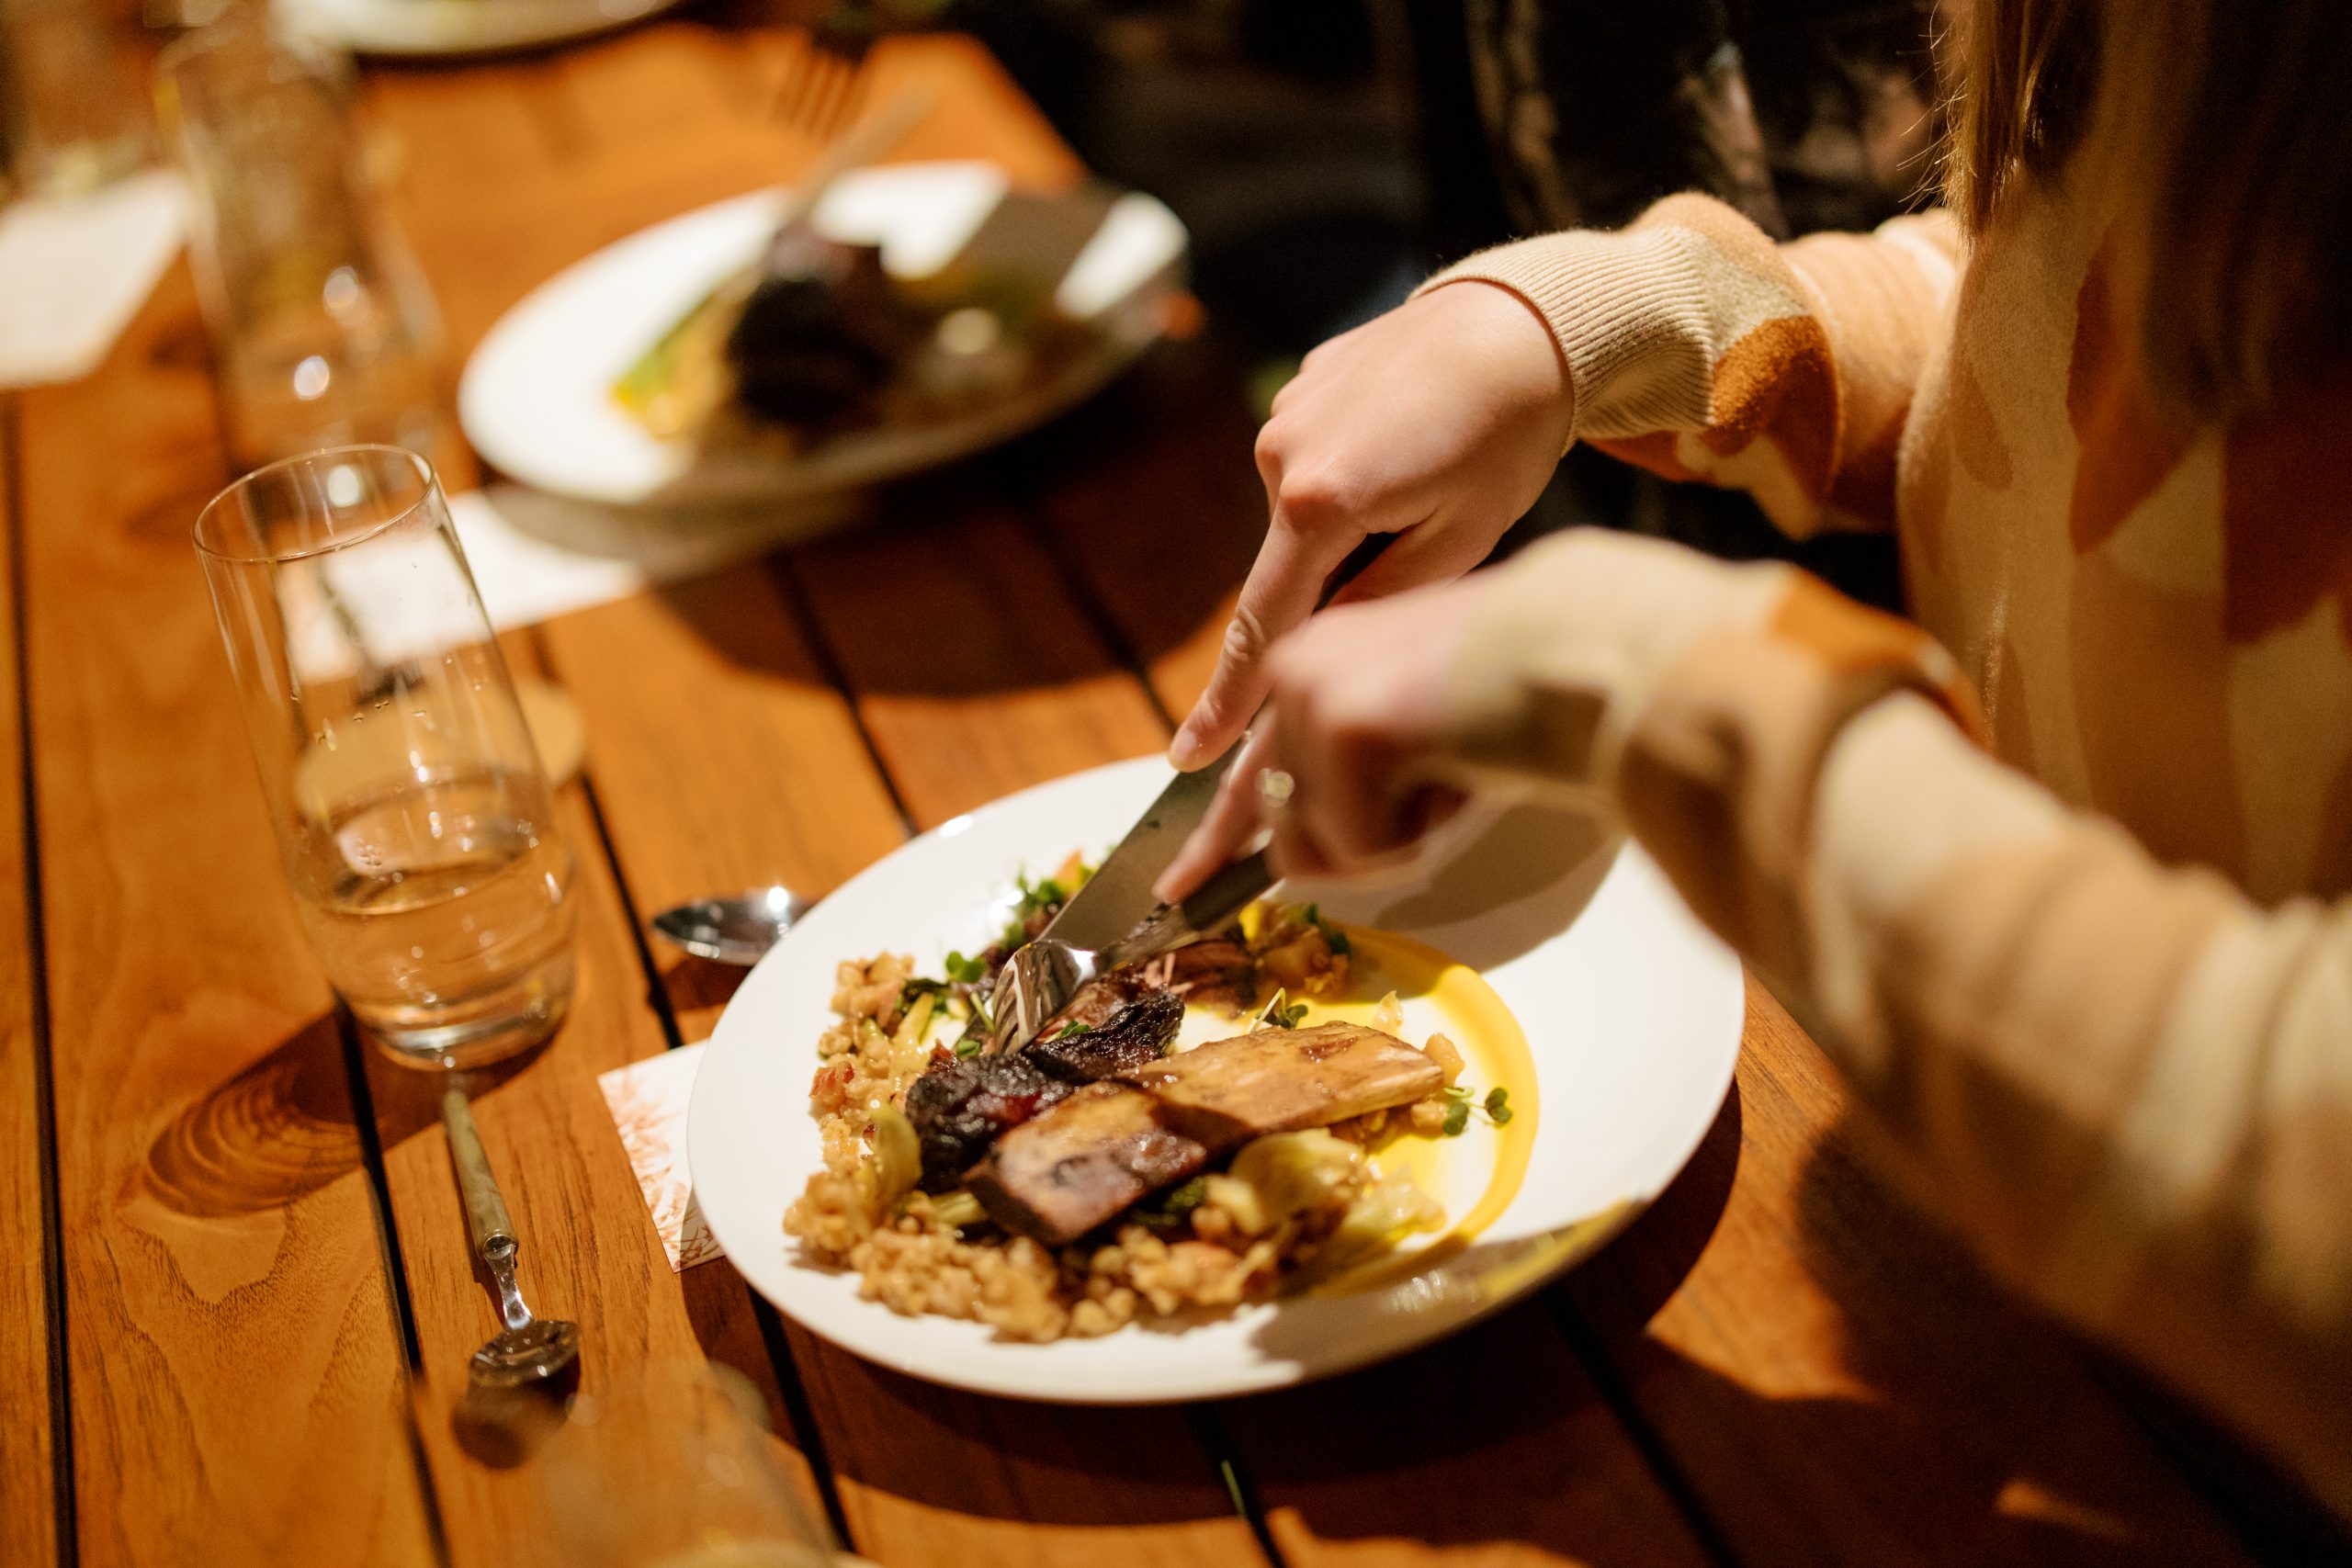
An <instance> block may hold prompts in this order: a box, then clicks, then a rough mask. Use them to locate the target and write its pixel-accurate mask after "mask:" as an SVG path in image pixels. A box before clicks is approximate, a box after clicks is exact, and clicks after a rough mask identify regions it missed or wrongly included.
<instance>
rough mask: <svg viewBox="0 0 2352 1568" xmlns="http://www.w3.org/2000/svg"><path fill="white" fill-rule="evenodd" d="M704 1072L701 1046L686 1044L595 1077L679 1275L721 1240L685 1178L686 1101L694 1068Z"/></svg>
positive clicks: (713, 1252) (664, 1248)
mask: <svg viewBox="0 0 2352 1568" xmlns="http://www.w3.org/2000/svg"><path fill="white" fill-rule="evenodd" d="M699 1066H702V1047H701V1046H699V1045H688V1046H685V1047H684V1048H683V1049H681V1050H676V1051H664V1052H662V1055H658V1056H648V1057H647V1058H646V1059H645V1060H644V1061H642V1062H631V1063H630V1064H629V1065H628V1066H626V1067H615V1068H614V1069H613V1070H612V1071H611V1072H609V1073H605V1074H602V1075H600V1076H599V1077H597V1079H596V1087H597V1088H599V1089H603V1090H604V1091H605V1105H606V1106H607V1107H608V1108H609V1109H610V1110H611V1111H612V1113H613V1122H614V1125H616V1127H618V1128H619V1129H620V1134H621V1147H622V1148H624V1149H626V1150H628V1168H629V1169H631V1170H632V1171H635V1172H636V1173H637V1185H638V1190H639V1191H641V1192H643V1193H644V1194H645V1206H646V1207H647V1208H648V1209H650V1210H651V1211H652V1212H653V1228H654V1229H655V1230H657V1231H659V1232H660V1233H661V1234H662V1251H664V1252H666V1253H668V1254H669V1255H670V1267H671V1268H673V1269H680V1270H684V1269H691V1268H693V1267H694V1266H695V1264H697V1263H707V1262H708V1261H710V1259H712V1258H716V1257H718V1240H717V1239H716V1238H715V1237H713V1236H712V1235H711V1234H710V1226H709V1225H708V1224H705V1223H704V1220H703V1217H702V1210H701V1209H699V1208H697V1207H696V1206H695V1192H694V1183H693V1181H692V1180H691V1179H689V1178H688V1176H687V1173H686V1102H687V1100H690V1099H691V1098H692V1097H693V1094H694V1088H695V1068H697V1067H699Z"/></svg>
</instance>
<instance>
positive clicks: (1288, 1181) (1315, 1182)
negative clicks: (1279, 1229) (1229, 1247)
mask: <svg viewBox="0 0 2352 1568" xmlns="http://www.w3.org/2000/svg"><path fill="white" fill-rule="evenodd" d="M1363 1168H1364V1153H1363V1149H1362V1148H1361V1147H1359V1146H1358V1145H1354V1144H1351V1143H1349V1142H1348V1141H1347V1140H1346V1139H1344V1138H1336V1137H1333V1136H1332V1135H1331V1134H1329V1133H1327V1132H1325V1131H1324V1130H1323V1129H1322V1128H1320V1127H1312V1128H1307V1129H1306V1130H1304V1131H1301V1132H1296V1133H1275V1134H1270V1135H1269V1136H1266V1137H1263V1138H1253V1139H1251V1140H1250V1142H1249V1143H1246V1144H1244V1145H1241V1152H1240V1153H1239V1154H1238V1155H1235V1156H1233V1164H1232V1165H1231V1166H1229V1167H1228V1168H1227V1169H1226V1171H1225V1173H1224V1174H1223V1175H1221V1176H1212V1177H1210V1178H1209V1179H1208V1200H1209V1201H1210V1202H1212V1203H1215V1204H1216V1206H1217V1207H1218V1208H1220V1209H1223V1210H1224V1211H1225V1212H1226V1213H1227V1214H1228V1215H1230V1216H1232V1219H1233V1223H1234V1225H1235V1227H1236V1228H1237V1229H1238V1230H1239V1231H1240V1232H1241V1234H1242V1235H1265V1234H1266V1233H1267V1232H1268V1231H1270V1230H1272V1229H1273V1228H1274V1227H1275V1226H1277V1225H1280V1224H1283V1223H1284V1222H1285V1221H1288V1220H1293V1219H1295V1218H1297V1217H1298V1216H1299V1215H1301V1214H1305V1213H1311V1212H1313V1211H1314V1210H1317V1209H1319V1208H1321V1207H1322V1206H1323V1205H1324V1204H1326V1203H1328V1202H1329V1201H1331V1200H1332V1199H1333V1198H1334V1197H1335V1196H1336V1195H1338V1194H1339V1193H1340V1192H1341V1191H1342V1190H1345V1189H1346V1188H1348V1187H1349V1186H1350V1185H1351V1184H1352V1183H1354V1182H1355V1181H1357V1180H1358V1179H1361V1177H1362V1176H1363Z"/></svg>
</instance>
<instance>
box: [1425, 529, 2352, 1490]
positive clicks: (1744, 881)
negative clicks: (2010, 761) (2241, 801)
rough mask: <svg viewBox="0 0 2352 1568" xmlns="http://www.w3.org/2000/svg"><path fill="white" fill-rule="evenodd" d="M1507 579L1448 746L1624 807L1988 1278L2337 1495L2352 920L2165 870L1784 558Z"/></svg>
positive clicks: (1948, 679) (2347, 1375)
mask: <svg viewBox="0 0 2352 1568" xmlns="http://www.w3.org/2000/svg"><path fill="white" fill-rule="evenodd" d="M1496 578H1497V581H1496V586H1495V590H1494V592H1493V600H1492V604H1490V605H1489V606H1487V607H1486V608H1487V610H1488V613H1487V615H1484V616H1482V618H1481V624H1480V626H1479V630H1478V635H1477V637H1476V638H1474V639H1473V640H1472V642H1471V643H1470V644H1469V645H1468V646H1467V649H1466V652H1465V655H1464V659H1463V660H1462V665H1463V668H1462V670H1461V671H1460V676H1459V680H1458V682H1457V688H1458V689H1457V690H1456V692H1455V694H1454V702H1453V713H1454V714H1455V716H1456V720H1457V723H1456V728H1455V731H1454V733H1453V736H1452V738H1451V741H1450V745H1451V749H1452V754H1453V755H1454V756H1455V757H1457V758H1458V759H1459V761H1460V762H1461V764H1462V765H1464V766H1466V767H1470V768H1474V769H1481V770H1487V771H1502V772H1507V773H1515V774H1517V775H1519V776H1521V777H1530V778H1537V779H1543V780H1548V781H1550V782H1551V783H1553V784H1555V785H1558V786H1561V787H1565V788H1573V789H1580V790H1583V791H1586V792H1589V793H1590V794H1592V795H1597V796H1598V797H1599V798H1600V800H1601V801H1602V802H1604V803H1605V804H1606V805H1608V806H1609V807H1612V808H1613V809H1615V810H1616V811H1617V812H1618V813H1619V814H1620V815H1621V816H1622V817H1623V819H1624V820H1625V821H1626V822H1627V824H1628V825H1629V826H1630V827H1631V828H1632V829H1633V830H1634V833H1635V834H1636V835H1637V836H1638V837H1639V838H1640V839H1641V840H1642V842H1643V843H1644V845H1645V847H1646V848H1647V849H1648V850H1649V851H1650V852H1651V853H1652V854H1653V855H1654V856H1655V857H1656V858H1657V861H1658V863H1660V865H1661V866H1662V867H1663V868H1664V869H1665V870H1666V872H1667V874H1668V875H1669V876H1670V877H1671V878H1672V879H1673V880H1674V882H1675V884H1676V886H1678V887H1679V889H1680V890H1681V891H1682V892H1683V894H1684V895H1685V897H1687V898H1688V899H1689V900H1690V902H1691V906H1692V908H1694V909H1695V910H1697V912H1698V913H1699V914H1700V915H1701V917H1702V919H1705V920H1706V921H1707V922H1708V923H1709V924H1710V925H1711V926H1713V928H1714V929H1715V930H1716V931H1718V932H1720V933H1721V934H1722V935H1723V936H1724V938H1725V939H1726V940H1727V941H1729V942H1732V943H1733V945H1735V946H1736V947H1737V948H1738V949H1739V951H1740V952H1741V953H1742V955H1743V956H1744V957H1746V958H1747V960H1748V962H1749V963H1750V964H1752V965H1753V966H1754V967H1755V968H1756V969H1757V970H1758V972H1759V973H1760V974H1762V975H1763V976H1765V977H1766V978H1767V979H1768V980H1769V981H1770V984H1771V985H1772V987H1773V988H1774V989H1775V991H1777V992H1778V993H1779V994H1780V995H1781V997H1782V998H1783V999H1784V1000H1786V1001H1788V1002H1789V1003H1790V1004H1791V1005H1792V1007H1795V1008H1797V1009H1798V1010H1800V1011H1801V1012H1802V1013H1804V1015H1805V1016H1806V1017H1807V1018H1808V1020H1809V1021H1811V1022H1812V1023H1813V1024H1814V1026H1815V1031H1816V1032H1817V1034H1818V1036H1819V1038H1820V1040H1821V1042H1822V1043H1823V1045H1824V1047H1825V1049H1826V1050H1828V1051H1829V1052H1830V1053H1831V1055H1833V1056H1835V1057H1836V1058H1837V1059H1838V1062H1839V1064H1840V1065H1841V1066H1843V1067H1844V1068H1845V1070H1846V1071H1847V1073H1848V1074H1849V1077H1850V1078H1851V1080H1852V1082H1853V1084H1854V1086H1855V1088H1856V1090H1857V1092H1858V1094H1859V1095H1860V1098H1861V1100H1863V1101H1864V1102H1865V1103H1866V1104H1867V1105H1868V1106H1869V1107H1870V1108H1871V1110H1872V1111H1874V1112H1875V1114H1876V1118H1877V1119H1878V1120H1879V1121H1880V1122H1883V1125H1884V1126H1885V1127H1886V1128H1887V1129H1888V1130H1889V1131H1890V1132H1891V1133H1892V1134H1893V1136H1892V1138H1891V1139H1890V1140H1889V1143H1890V1145H1891V1146H1892V1148H1893V1149H1894V1151H1895V1152H1896V1153H1897V1155H1898V1156H1899V1160H1900V1163H1901V1165H1902V1167H1903V1168H1904V1169H1905V1171H1906V1172H1907V1173H1908V1174H1909V1175H1910V1176H1912V1177H1914V1178H1916V1179H1917V1183H1918V1186H1919V1189H1920V1190H1921V1191H1922V1192H1924V1193H1926V1194H1928V1195H1930V1196H1931V1197H1932V1199H1933V1201H1935V1202H1936V1203H1937V1204H1938V1205H1939V1206H1940V1207H1941V1208H1942V1209H1944V1210H1945V1211H1946V1212H1947V1213H1949V1214H1950V1215H1951V1217H1952V1219H1953V1220H1954V1222H1955V1223H1956V1224H1958V1226H1959V1227H1960V1228H1961V1229H1962V1231H1963V1233H1964V1234H1965V1235H1968V1237H1969V1238H1970V1239H1971V1240H1972V1241H1973V1243H1974V1244H1975V1245H1976V1246H1977V1247H1979V1248H1980V1250H1981V1251H1982V1252H1983V1254H1984V1256H1985V1258H1986V1259H1987V1260H1988V1261H1989V1262H1990V1263H1992V1264H1993V1266H1994V1267H1996V1269H1999V1270H2000V1271H2001V1272H2002V1273H2003V1274H2005V1275H2006V1276H2007V1277H2008V1278H2010V1279H2011V1280H2014V1281H2015V1282H2016V1283H2017V1284H2018V1286H2019V1287H2020V1288H2021V1289H2023V1290H2025V1291H2027V1292H2030V1293H2031V1294H2033V1295H2034V1296H2036V1297H2037V1298H2039V1299H2040V1300H2041V1301H2043V1302H2044V1303H2047V1304H2049V1305H2050V1306H2052V1308H2053V1309H2055V1310H2056V1311H2058V1312H2060V1313H2062V1314H2064V1315H2066V1316H2068V1317H2069V1318H2071V1319H2073V1320H2074V1321H2075V1322H2076V1323H2079V1324H2081V1325H2084V1326H2086V1327H2087V1328H2090V1329H2092V1330H2094V1331H2096V1332H2098V1334H2100V1335H2102V1336H2104V1337H2109V1338H2110V1339H2112V1340H2113V1341H2114V1342H2116V1343H2117V1344H2118V1345H2119V1346H2120V1347H2121V1348H2124V1349H2126V1350H2128V1351H2130V1352H2131V1353H2132V1354H2134V1355H2135V1356H2137V1357H2139V1358H2140V1359H2143V1360H2144V1361H2146V1362H2147V1363H2148V1364H2150V1365H2152V1366H2154V1367H2155V1368H2157V1369H2158V1370H2160V1371H2164V1372H2165V1373H2166V1374H2167V1375H2169V1376H2170V1377H2172V1378H2173V1379H2174V1380H2175V1381H2176V1382H2179V1383H2180V1384H2181V1385H2183V1386H2184V1387H2187V1388H2188V1389H2189V1390H2191V1391H2192V1392H2194V1393H2199V1394H2200V1395H2201V1396H2203V1397H2204V1398H2205V1399H2206V1400H2208V1401H2209V1402H2210V1403H2211V1404H2213V1405H2214V1406H2216V1407H2217V1408H2219V1409H2221V1410H2222V1411H2223V1412H2224V1413H2226V1414H2229V1415H2231V1416H2235V1417H2236V1418H2237V1419H2238V1420H2239V1421H2240V1422H2241V1423H2242V1424H2243V1425H2245V1427H2247V1428H2248V1429H2250V1430H2252V1431H2254V1432H2255V1433H2256V1434H2257V1435H2259V1436H2261V1437H2263V1438H2266V1439H2267V1440H2268V1441H2270V1442H2271V1443H2272V1444H2273V1445H2274V1446H2276V1447H2277V1448H2278V1450H2280V1451H2281V1452H2282V1453H2284V1454H2286V1455H2288V1456H2289V1457H2290V1458H2291V1459H2293V1460H2294V1461H2296V1462H2297V1463H2298V1464H2299V1465H2300V1466H2301V1468H2302V1470H2303V1471H2304V1472H2305V1473H2306V1474H2307V1475H2308V1476H2310V1478H2311V1479H2312V1481H2313V1482H2314V1483H2315V1484H2317V1485H2318V1486H2320V1487H2321V1488H2323V1489H2324V1491H2325V1492H2326V1493H2327V1494H2328V1495H2330V1496H2331V1497H2332V1498H2333V1500H2334V1501H2335V1504H2336V1505H2337V1506H2339V1507H2342V1508H2344V1509H2345V1510H2346V1512H2347V1513H2352V1458H2347V1457H2346V1456H2352V1219H2348V1218H2347V1216H2346V1209H2345V1204H2346V1200H2347V1198H2352V1154H2347V1153H2346V1152H2345V1151H2346V1150H2352V1138H2348V1137H2347V1134H2352V912H2347V911H2346V910H2345V909H2332V910H2322V909H2319V908H2314V907H2311V906H2308V905H2299V906H2292V907H2289V908H2284V909H2280V910H2278V911H2264V910H2261V909H2258V908H2255V907H2254V906H2253V905H2251V904H2250V903H2249V902H2248V901H2247V900H2246V899H2245V897H2243V896H2242V895H2241V894H2239V893H2238V892H2237V891H2236V889H2234V888H2233V886H2230V885H2229V884H2227V883H2225V882H2223V881H2222V879H2221V878H2219V877H2218V876H2215V875H2212V874H2208V873H2204V872H2195V871H2178V870H2168V869H2165V868H2164V867H2161V866H2159V865H2157V864H2156V863H2154V861H2153V860H2152V859H2151V858H2150V857H2149V856H2148V854H2147V853H2146V852H2145V851H2144V850H2143V849H2142V848H2141V846H2140V845H2139V844H2138V843H2136V842H2135V841H2134V840H2131V839H2130V838H2129V837H2128V836H2126V835H2125V834H2124V833H2122V832H2121V831H2120V829H2117V828H2115V827H2114V826H2113V825H2111V824H2109V823H2107V822H2104V821H2102V820H2099V819H2097V818H2086V817H2083V816H2080V815H2078V814H2075V813H2073V812H2071V811H2069V810H2068V809H2066V808H2065V807H2064V806H2062V805H2061V804H2060V803H2059V802H2058V801H2057V800H2056V799H2054V798H2053V797H2052V796H2051V795H2050V794H2049V793H2048V792H2047V791H2046V790H2044V789H2042V788H2041V786H2040V785H2039V784H2035V783H2034V782H2032V781H2031V780H2030V779H2028V778H2026V777H2025V776H2023V775H2021V774H2019V773H2016V772H2014V771H2012V770H2010V769H2008V768H2007V767H2005V766H2003V765H2002V764H2001V763H1999V762H1998V761H1995V760H1994V759H1993V758H1992V757H1991V756H1989V755H1988V754H1986V753H1985V752H1984V751H1983V750H1980V749H1979V748H1978V747H1976V746H1975V745H1973V744H1972V743H1971V741H1970V740H1969V739H1967V737H1966V735H1965V734H1964V733H1963V727H1966V726H1970V725H1973V723H1974V709H1973V705H1972V703H1971V702H1970V701H1969V699H1968V697H1967V695H1966V694H1965V693H1963V692H1962V691H1960V690H1958V689H1957V682H1956V681H1955V679H1954V678H1953V674H1952V671H1951V666H1950V661H1949V660H1947V659H1945V658H1944V657H1943V656H1942V655H1941V653H1940V651H1939V650H1937V649H1934V647H1933V645H1932V644H1929V643H1928V641H1927V639H1926V638H1925V637H1923V636H1921V635H1920V634H1919V633H1918V632H1917V629H1916V628H1913V627H1910V626H1907V625H1905V624H1903V623H1899V622H1894V621H1893V620H1891V619H1890V618H1888V617H1885V616H1882V615H1877V614H1875V613H1874V612H1871V611H1868V610H1865V609H1863V608H1861V607H1860V606H1858V605H1853V604H1849V603H1848V602H1846V601H1843V600H1841V599H1838V597H1837V596H1836V595H1834V594H1831V593H1829V592H1828V591H1827V590H1826V589H1823V588H1821V587H1820V586H1819V585H1818V584H1815V583H1813V582H1812V581H1811V580H1809V579H1806V578H1804V577H1803V576H1802V574H1799V573H1795V572H1793V571H1791V570H1788V569H1786V568H1780V567H1765V568H1759V567H1739V568H1733V567H1726V566H1724V565H1723V564H1721V563H1718V562H1713V561H1709V560H1706V559H1704V558H1700V557H1697V556H1694V555H1691V553H1690V552H1687V551H1679V550H1674V549H1671V548H1669V547H1660V546H1657V545H1656V544H1654V543H1652V542H1648V541H1636V540H1625V539H1619V538H1578V537H1575V536H1571V537H1569V538H1567V539H1565V540H1562V541H1560V542H1558V543H1556V544H1554V545H1549V546H1546V547H1543V548H1541V549H1539V550H1538V551H1535V552H1531V555H1530V557H1529V558H1526V559H1525V560H1524V561H1523V562H1521V563H1514V564H1513V565H1512V566H1510V567H1507V568H1504V569H1502V570H1501V571H1499V572H1498V573H1497V574H1496Z"/></svg>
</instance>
